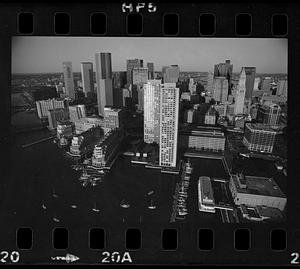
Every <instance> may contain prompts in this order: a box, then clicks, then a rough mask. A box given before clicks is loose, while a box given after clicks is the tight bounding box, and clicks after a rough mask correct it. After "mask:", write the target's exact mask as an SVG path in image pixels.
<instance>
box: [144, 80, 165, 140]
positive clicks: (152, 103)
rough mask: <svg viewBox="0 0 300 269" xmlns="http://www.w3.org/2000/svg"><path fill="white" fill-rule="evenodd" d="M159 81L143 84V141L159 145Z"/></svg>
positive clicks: (149, 81)
mask: <svg viewBox="0 0 300 269" xmlns="http://www.w3.org/2000/svg"><path fill="white" fill-rule="evenodd" d="M161 87H162V85H161V80H148V82H147V83H146V84H144V88H143V91H144V141H145V142H146V143H153V142H156V143H159V124H160V93H161Z"/></svg>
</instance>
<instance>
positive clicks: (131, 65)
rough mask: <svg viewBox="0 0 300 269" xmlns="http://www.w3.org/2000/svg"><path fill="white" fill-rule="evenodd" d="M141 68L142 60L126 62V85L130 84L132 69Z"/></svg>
mask: <svg viewBox="0 0 300 269" xmlns="http://www.w3.org/2000/svg"><path fill="white" fill-rule="evenodd" d="M135 67H136V68H139V67H143V60H142V59H128V60H127V84H132V69H133V68H135Z"/></svg>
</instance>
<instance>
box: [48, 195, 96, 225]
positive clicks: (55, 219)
mask: <svg viewBox="0 0 300 269" xmlns="http://www.w3.org/2000/svg"><path fill="white" fill-rule="evenodd" d="M52 198H54V199H58V198H59V196H58V194H57V193H56V192H55V190H54V189H53V192H52ZM70 207H71V208H72V209H77V208H78V206H77V205H76V204H71V205H70ZM42 209H43V210H44V211H46V210H47V209H48V208H47V206H46V204H45V203H43V204H42ZM91 210H92V211H93V212H95V213H98V212H100V209H99V208H98V207H97V204H96V202H95V203H94V206H93V208H92V209H91ZM52 220H53V221H54V222H57V223H58V222H60V219H59V218H58V217H57V214H56V212H54V213H53V217H52Z"/></svg>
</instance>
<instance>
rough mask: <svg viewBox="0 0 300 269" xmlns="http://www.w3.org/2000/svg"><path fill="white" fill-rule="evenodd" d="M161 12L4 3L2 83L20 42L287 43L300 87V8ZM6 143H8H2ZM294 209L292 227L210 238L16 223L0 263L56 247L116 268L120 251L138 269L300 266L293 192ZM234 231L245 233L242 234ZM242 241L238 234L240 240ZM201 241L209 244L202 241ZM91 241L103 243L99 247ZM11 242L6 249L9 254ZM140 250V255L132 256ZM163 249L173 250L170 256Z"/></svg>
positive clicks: (210, 231) (292, 127) (223, 232)
mask: <svg viewBox="0 0 300 269" xmlns="http://www.w3.org/2000/svg"><path fill="white" fill-rule="evenodd" d="M156 7H157V9H156V11H155V12H150V11H149V6H148V5H145V7H144V8H141V9H140V10H139V11H137V10H136V6H135V5H133V11H130V8H128V7H126V8H125V12H123V9H122V4H121V3H118V4H115V3H114V4H103V5H99V4H98V5H97V4H94V5H89V6H87V5H81V4H74V5H71V4H68V5H67V4H60V5H59V6H57V5H56V6H55V5H49V4H42V5H34V4H32V5H28V4H27V5H26V4H22V5H21V4H12V5H7V4H6V5H5V6H4V5H3V4H1V8H0V29H1V31H0V38H1V39H0V41H1V42H2V44H4V46H3V47H2V48H3V50H2V52H0V59H1V60H3V61H2V63H8V65H6V67H5V66H3V65H0V67H1V68H0V80H1V81H2V82H3V84H2V86H3V88H4V89H6V88H7V89H9V85H10V73H9V70H10V64H9V62H10V46H11V44H10V41H9V40H10V37H11V36H14V35H47V36H99V37H101V36H140V37H147V36H155V37H157V36H158V37H164V36H165V37H271V38H277V37H284V38H288V39H289V80H290V81H289V85H290V86H291V87H294V88H297V85H299V78H298V77H299V76H298V75H297V72H298V70H299V63H297V61H295V59H298V58H299V52H297V51H298V50H297V48H298V44H300V40H299V34H298V32H297V31H298V29H299V18H300V16H299V15H300V14H299V11H298V6H297V5H296V4H286V3H284V4H276V3H275V4H273V5H269V4H247V5H244V4H159V5H157V6H156ZM55 21H56V22H55ZM240 25H246V27H244V26H242V27H240ZM276 25H277V26H276ZM0 62H1V61H0ZM291 95H293V96H291ZM1 97H3V98H2V100H6V99H7V100H9V91H7V93H6V92H5V91H3V92H2V95H1ZM293 97H296V96H295V93H293V92H292V93H289V114H291V115H293V117H292V118H291V119H289V133H291V132H290V131H293V132H294V134H295V135H297V132H298V131H297V128H296V126H297V124H298V121H299V119H300V116H298V114H299V113H297V112H298V111H297V98H293ZM7 103H9V101H8V102H7ZM3 108H5V106H4V107H3ZM1 111H2V110H1ZM6 113H7V112H6V111H4V110H3V113H1V115H2V117H1V119H4V120H5V119H6V121H8V120H9V117H6V116H5V115H6ZM1 122H3V121H1ZM292 138H293V137H292ZM294 138H295V136H294ZM1 140H2V141H1V142H3V136H2V138H1ZM289 141H293V145H292V147H290V146H289V153H290V154H292V156H295V158H293V160H291V161H289V178H293V177H294V178H297V170H296V167H297V165H296V164H297V161H298V159H299V156H298V154H297V151H296V149H297V145H298V144H297V143H299V142H298V140H297V139H292V140H290V139H289ZM4 142H5V141H4ZM292 163H295V165H292ZM293 166H294V167H293ZM5 171H6V170H5ZM3 175H5V174H3ZM297 186H299V183H297V182H296V181H295V180H294V181H292V180H291V181H289V188H290V189H291V190H297ZM288 204H289V211H288V223H286V224H285V223H283V224H278V225H277V226H274V225H253V224H251V225H250V224H248V225H246V224H240V225H230V226H229V225H222V224H221V225H212V226H214V227H215V228H211V226H210V225H206V226H205V227H209V228H205V227H204V230H205V235H204V234H203V233H202V232H201V231H200V230H202V228H200V226H202V225H201V224H195V225H194V226H195V227H186V226H185V227H183V226H182V227H174V226H171V227H166V228H168V230H167V232H166V234H165V235H164V236H163V228H162V227H161V226H163V225H153V226H151V227H149V226H146V227H141V229H140V230H139V229H138V228H135V226H134V225H133V226H132V228H131V231H130V232H129V235H128V231H127V229H123V230H115V229H114V228H113V227H107V228H97V229H96V230H90V229H91V227H89V228H88V227H84V228H83V229H82V230H80V231H73V230H72V229H71V228H69V230H66V229H65V227H58V230H53V227H51V228H49V227H32V230H31V229H30V228H29V229H28V228H25V230H24V229H23V228H19V227H18V224H14V225H13V226H12V227H11V229H10V230H9V231H5V233H8V234H9V235H10V236H9V238H10V239H9V242H7V241H6V240H4V241H2V242H0V246H1V249H0V250H1V257H0V259H3V258H4V256H6V252H7V257H6V258H5V260H6V261H7V262H13V261H14V260H15V259H16V256H15V255H16V254H15V252H16V251H19V250H20V251H21V255H22V261H23V262H31V263H36V262H41V263H45V262H47V259H49V257H50V256H51V254H52V253H51V254H50V253H48V252H47V251H45V248H47V247H49V246H51V247H52V248H53V249H57V250H56V251H57V254H58V255H59V254H62V253H66V250H67V251H70V252H71V253H72V252H73V251H75V253H81V254H80V255H78V256H85V257H86V258H85V259H84V258H82V259H81V260H82V261H83V262H87V263H88V262H91V263H97V262H101V261H102V260H103V258H105V256H103V252H102V249H101V247H102V246H103V247H104V248H103V251H104V252H105V251H108V252H109V253H110V258H109V259H108V261H110V263H117V262H116V261H117V260H118V258H113V260H112V258H111V257H112V256H111V255H112V253H114V252H116V251H119V253H121V254H122V255H123V256H124V251H127V250H129V251H130V253H131V254H130V255H131V257H132V260H133V262H134V263H165V264H178V263H184V264H203V263H207V264H218V263H229V264H234V263H240V264H247V263H248V264H253V263H255V264H259V263H260V264H299V256H297V255H299V254H298V253H299V251H300V250H299V242H300V231H299V220H298V219H297V218H296V216H297V213H298V212H299V210H298V209H299V198H298V197H297V194H296V193H294V194H293V193H292V192H291V191H289V194H288ZM1 210H4V209H3V208H1ZM21 226H22V224H21ZM166 226H168V225H166ZM19 229H21V230H19ZM236 229H242V230H237V231H238V232H236ZM272 231H273V232H274V231H275V233H277V236H279V241H278V242H280V243H278V244H279V245H277V246H276V244H277V243H276V241H274V242H273V243H272V242H270V236H271V233H273V232H272ZM1 233H3V231H2V232H1ZM91 234H92V235H91ZM126 234H127V237H126ZM130 234H131V235H130ZM138 234H139V235H140V237H139V235H138ZM236 234H239V235H237V236H235V235H236ZM90 235H91V236H90ZM131 236H134V237H135V238H136V237H138V238H140V240H139V241H136V242H132V243H129V242H128V244H129V246H128V245H127V243H126V241H128V240H129V241H130V239H128V238H130V237H131ZM273 236H274V234H273ZM275 236H276V235H275ZM57 237H58V238H61V239H62V240H59V241H57V240H56V239H55V238H57ZM78 237H81V238H85V240H83V242H85V243H84V245H77V241H76V239H77V238H78ZM201 237H202V238H205V240H200V238H201ZM239 237H240V238H242V240H241V241H240V242H242V243H241V244H242V245H238V244H239V243H237V244H236V243H235V242H237V238H239ZM90 238H91V240H90ZM93 238H98V239H97V240H96V241H94V243H93V240H94V239H93ZM164 238H165V239H164ZM6 239H7V238H6ZM166 239H167V240H166ZM245 239H246V240H245ZM164 240H165V242H166V241H167V242H168V243H167V245H164V243H163V242H164ZM55 241H56V243H55ZM60 241H61V242H60ZM89 241H90V242H89ZM201 241H202V242H201ZM203 242H206V243H207V244H208V245H209V246H204V248H211V249H210V250H208V249H206V250H205V249H201V247H203V246H201V244H202V243H203ZM282 242H283V244H282ZM6 243H7V246H8V249H6V250H4V249H3V247H4V246H5V245H6ZM102 243H103V244H102ZM98 244H99V245H98ZM101 244H102V245H101ZM130 244H133V245H130ZM169 244H170V245H169ZM272 244H273V245H272ZM274 244H275V245H274ZM138 245H139V246H140V248H137V249H134V248H136V247H137V246H138ZM164 246H165V247H166V248H167V249H164ZM93 247H95V249H94V250H95V251H93ZM132 247H133V248H132ZM168 248H171V249H168ZM172 248H173V249H172ZM236 248H238V249H236ZM239 248H241V249H239ZM91 249H92V250H91ZM99 250H100V252H99ZM153 250H154V252H153ZM3 251H4V252H3ZM14 251H15V252H14ZM33 253H34V254H33ZM91 253H92V254H91ZM99 253H101V255H102V256H101V257H100V254H99ZM12 254H14V255H12ZM121 254H120V255H121ZM11 255H12V256H11ZM104 255H106V254H104ZM123 256H122V257H123ZM10 257H12V259H10ZM37 257H38V258H37ZM88 257H89V258H88ZM43 258H45V259H43ZM9 259H10V260H9ZM121 260H122V258H120V261H121ZM49 262H51V260H50V259H49Z"/></svg>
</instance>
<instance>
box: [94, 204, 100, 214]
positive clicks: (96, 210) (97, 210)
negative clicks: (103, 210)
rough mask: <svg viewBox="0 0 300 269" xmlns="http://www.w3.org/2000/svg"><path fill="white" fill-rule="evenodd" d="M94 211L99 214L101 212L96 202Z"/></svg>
mask: <svg viewBox="0 0 300 269" xmlns="http://www.w3.org/2000/svg"><path fill="white" fill-rule="evenodd" d="M92 210H93V211H94V212H97V213H98V212H100V209H99V208H97V205H96V202H95V204H94V207H93V208H92Z"/></svg>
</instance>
